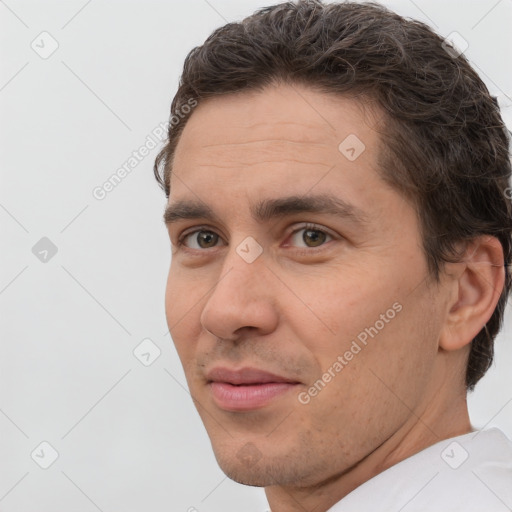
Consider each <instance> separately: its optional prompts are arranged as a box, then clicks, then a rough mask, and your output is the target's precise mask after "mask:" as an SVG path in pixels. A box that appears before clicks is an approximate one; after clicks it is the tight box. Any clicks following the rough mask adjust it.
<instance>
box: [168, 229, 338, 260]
mask: <svg viewBox="0 0 512 512" xmlns="http://www.w3.org/2000/svg"><path fill="white" fill-rule="evenodd" d="M308 230H311V231H318V232H320V233H324V234H325V235H327V236H329V237H331V238H332V239H336V238H337V237H336V236H335V235H334V234H333V233H331V232H330V231H328V230H327V229H325V228H324V227H323V226H319V225H318V224H313V223H308V222H307V223H305V224H303V225H302V226H301V227H300V228H297V229H294V230H293V231H292V232H291V233H289V234H288V236H287V239H288V238H290V237H292V236H293V235H295V234H296V233H298V232H299V231H308ZM201 231H207V232H210V233H214V234H216V235H217V236H219V238H221V239H222V237H221V236H220V235H219V234H218V233H216V232H215V230H213V229H211V228H210V227H208V226H199V227H196V228H195V229H194V230H193V231H186V232H185V233H183V234H181V235H180V237H179V238H178V243H177V245H178V247H183V248H185V249H186V250H188V251H192V252H194V253H195V252H197V251H199V252H205V251H207V249H190V248H189V247H187V246H186V245H185V243H184V242H185V240H186V239H187V238H188V237H189V236H190V235H193V234H196V233H200V232H201ZM338 238H339V237H338ZM330 241H332V240H328V241H326V242H325V243H323V244H321V245H319V246H318V247H296V248H295V249H296V251H298V252H299V253H301V254H302V253H304V254H305V253H307V254H312V253H314V252H316V251H319V250H322V248H323V247H324V246H325V245H327V244H328V243H329V242H330ZM216 247H217V246H216ZM216 247H212V249H215V248H216Z"/></svg>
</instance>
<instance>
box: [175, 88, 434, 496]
mask: <svg viewBox="0 0 512 512" xmlns="http://www.w3.org/2000/svg"><path fill="white" fill-rule="evenodd" d="M354 136H355V137H357V139H356V138H355V137H354ZM347 137H348V139H347ZM343 141H345V142H343ZM361 143H362V144H364V148H363V146H362V145H361ZM378 143H379V135H378V133H377V132H376V131H375V121H374V117H373V116H372V115H370V112H369V111H366V110H365V109H363V108H362V107H361V105H360V104H358V103H356V102H355V100H352V99H346V98H339V97H333V96H329V95H325V94H322V93H318V92H313V91H312V90H309V89H306V88H302V87H298V86H294V87H291V86H284V85H282V86H279V87H273V88H268V89H266V90H265V91H263V92H258V93H242V94H239V95H228V96H224V97H219V98H215V99H213V100H209V101H207V102H205V103H202V104H200V105H199V106H198V107H197V109H196V110H195V111H194V113H193V114H192V116H191V117H190V120H189V121H188V123H187V125H186V127H185V129H184V132H183V134H182V137H181V140H180V142H179V144H178V147H177V151H176V155H175V160H174V166H173V173H172V177H171V195H170V198H169V205H170V207H171V208H172V211H171V212H170V214H169V215H168V219H169V223H168V227H169V234H170V237H171V241H172V245H173V255H172V264H171V268H170V272H169V279H168V284H167V293H166V313H167V321H168V324H169V329H170V332H171V335H172V338H173V341H174V343H175V345H176V348H177V351H178V354H179V356H180V359H181V361H182V363H183V367H184V370H185V374H186V377H187V382H188V385H189V388H190V392H191V394H192V397H193V398H194V400H195V402H196V406H197V408H198V412H199V414H200V416H201V418H202V420H203V422H204V424H205V427H206V429H207V431H208V434H209V436H210V439H211V441H212V446H213V449H214V452H215V455H216V458H217V460H218V462H219V465H220V466H221V468H222V469H223V470H224V472H225V473H226V474H227V475H228V476H230V477H231V478H233V479H234V480H237V481H240V482H242V483H246V484H250V485H259V486H267V485H272V484H281V485H291V484H299V485H311V484H315V483H317V482H320V481H322V480H324V479H327V478H330V477H332V476H333V475H336V474H340V473H341V472H343V471H345V470H347V469H348V468H350V467H351V466H353V465H354V464H356V463H357V462H359V461H360V460H362V459H363V458H364V457H366V456H367V455H368V454H370V453H371V452H372V451H373V450H375V449H376V448H377V447H379V446H380V445H381V444H382V443H383V442H385V441H386V440H388V439H390V438H391V436H393V435H395V434H396V433H397V432H398V431H399V430H403V429H407V428H408V427H410V426H412V425H413V423H414V422H415V421H416V418H417V414H419V413H421V412H423V410H424V409H426V408H427V407H428V404H427V402H428V398H427V397H426V393H427V391H426V390H428V389H431V388H429V383H430V382H431V381H432V379H433V377H432V376H433V374H434V372H433V368H434V367H436V365H437V353H438V345H437V343H438V336H439V332H440V330H441V328H442V321H441V319H442V313H441V311H442V308H443V299H442V298H441V295H440V294H437V295H435V294H433V292H432V288H431V287H430V286H429V285H428V283H427V266H426V259H425V256H424V253H423V249H422V242H421V237H420V232H419V224H418V220H417V218H416V215H415V212H414V209H413V207H412V206H411V204H410V203H409V202H407V201H406V200H405V199H404V198H403V197H402V196H401V195H400V194H399V193H398V192H397V191H395V190H394V189H392V188H390V187H389V186H388V185H387V184H386V183H385V182H384V181H383V180H382V179H381V178H380V176H379V175H378V173H377V167H378V166H377V158H378ZM340 144H341V146H340ZM180 241H181V242H180ZM219 369H220V370H219ZM215 370H219V371H218V372H217V373H216V372H215ZM262 372H267V374H265V373H262ZM268 373H269V374H272V375H273V376H272V375H268Z"/></svg>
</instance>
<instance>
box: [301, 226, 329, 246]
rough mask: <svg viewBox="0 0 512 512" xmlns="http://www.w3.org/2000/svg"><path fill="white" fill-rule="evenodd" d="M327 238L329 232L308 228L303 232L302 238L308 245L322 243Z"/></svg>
mask: <svg viewBox="0 0 512 512" xmlns="http://www.w3.org/2000/svg"><path fill="white" fill-rule="evenodd" d="M326 239H327V234H326V233H324V232H323V231H318V230H317V229H306V230H304V233H303V234H302V240H303V241H304V243H305V244H306V245H307V246H308V247H317V246H319V245H322V244H323V243H324V242H325V240H326Z"/></svg>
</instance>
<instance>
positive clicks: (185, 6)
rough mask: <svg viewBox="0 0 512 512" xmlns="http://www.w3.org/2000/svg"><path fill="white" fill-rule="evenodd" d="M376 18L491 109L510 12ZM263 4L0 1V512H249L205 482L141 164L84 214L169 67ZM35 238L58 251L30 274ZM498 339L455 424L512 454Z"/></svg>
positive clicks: (167, 83) (138, 133)
mask: <svg viewBox="0 0 512 512" xmlns="http://www.w3.org/2000/svg"><path fill="white" fill-rule="evenodd" d="M270 3H271V2H269V4H270ZM385 4H386V5H389V6H390V7H392V8H395V9H397V10H398V12H399V13H400V14H403V15H405V16H410V17H414V18H417V19H420V20H422V21H425V22H427V23H429V24H430V25H431V26H433V27H434V28H435V29H436V30H438V31H439V32H440V33H441V34H442V35H443V36H447V35H448V34H450V33H451V32H453V31H457V32H459V33H460V34H461V35H462V36H463V37H464V39H465V40H467V42H468V43H469V47H468V49H467V50H466V52H465V53H466V55H467V56H468V58H469V59H470V60H471V61H472V62H473V63H474V64H475V66H476V69H477V71H478V72H479V73H480V75H481V76H482V78H483V79H484V80H485V81H486V83H487V84H488V86H489V88H490V89H491V92H492V93H494V94H497V95H499V96H500V97H501V99H502V100H504V104H506V105H510V101H511V100H510V97H511V96H512V76H511V75H512V74H511V72H510V50H511V47H512V35H511V31H510V27H511V26H512V0H501V1H497V0H482V1H471V2H470V1H465V2H463V3H462V2H458V1H457V2H455V1H446V0H445V1H439V2H434V1H427V0H424V1H422V0H416V1H414V2H413V1H411V0H402V1H398V0H397V1H393V2H385ZM266 5H267V2H262V1H261V0H259V1H257V0H254V1H253V0H244V1H235V0H231V1H229V0H209V1H206V0H189V1H187V2H186V3H185V2H184V1H183V2H182V1H180V2H174V1H165V2H164V1H160V2H158V1H155V0H152V1H138V2H135V1H126V0H124V1H106V0H89V1H85V0H72V1H71V0H68V1H65V2H64V1H61V2H55V1H54V2H50V1H45V2H43V1H36V0H33V1H21V0H5V2H3V1H2V2H0V51H1V55H0V62H1V69H0V120H1V125H0V152H1V153H0V162H1V166H0V169H1V173H2V174H1V176H2V178H1V179H2V181H1V187H0V225H1V229H2V251H1V265H0V318H1V336H2V352H1V357H0V375H1V383H0V384H1V385H0V511H2V512H35V511H37V512H46V511H48V512H49V511H52V512H55V511H69V510H73V511H78V512H82V511H83V512H89V511H91V512H93V511H95V510H100V511H103V512H114V511H125V512H130V511H143V510H144V511H151V512H159V511H187V510H188V509H189V508H190V507H195V509H196V510H198V511H199V512H207V511H209V512H220V511H222V512H228V511H238V510H244V511H245V512H257V511H258V512H263V511H264V510H265V508H266V500H265V499H264V493H263V491H262V490H261V489H255V488H249V487H244V486H241V485H238V484H236V483H234V482H232V481H230V480H229V479H227V478H226V477H225V475H224V474H223V473H222V472H221V470H220V469H219V468H218V466H217V464H216V462H215V459H214V457H213V454H212V451H211V447H210V444H209V440H208V437H207V435H206V432H205V430H204V428H203V426H202V423H201V421H200V419H199V416H198V414H197V412H196V410H195V408H194V406H193V404H192V401H191V399H190V396H189V395H188V392H187V391H186V386H185V378H184V375H183V372H182V369H181V366H180V363H179V360H178V357H177V355H176V352H175V350H174V348H173V346H172V340H171V338H170V337H169V335H168V334H166V333H167V326H166V323H165V316H164V288H165V281H166V277H167V271H168V266H169V262H170V249H169V243H168V240H167V234H166V231H165V229H164V226H163V223H162V221H161V215H162V212H163V208H164V205H165V196H164V194H163V192H161V190H160V189H159V188H158V187H157V185H156V182H155V181H154V178H153V173H152V165H153V160H154V156H155V155H156V153H157V150H158V148H156V149H153V150H152V151H151V154H150V155H149V156H147V157H146V158H145V159H143V160H142V161H141V162H140V163H139V164H138V165H137V167H136V168H135V169H134V170H133V171H132V172H131V173H130V174H129V175H128V176H127V177H126V178H125V179H124V180H123V181H122V182H121V183H120V184H119V185H118V186H117V187H116V188H115V189H114V190H113V191H111V192H110V193H109V194H108V195H107V196H106V197H105V198H104V199H103V200H101V201H100V200H97V199H95V198H94V197H93V195H92V190H93V189H94V187H97V186H101V185H102V183H104V182H105V181H106V180H107V179H108V178H109V177H110V176H111V175H112V174H113V173H114V172H115V171H116V170H117V169H118V168H119V167H120V166H121V165H122V164H123V163H125V162H126V161H127V160H128V158H129V157H130V156H131V154H132V152H133V151H134V150H137V149H138V148H139V147H140V146H142V145H143V144H144V142H145V141H146V138H147V136H148V135H149V134H151V132H152V131H153V130H154V129H155V128H156V127H157V126H158V125H159V124H160V123H162V122H164V121H166V120H167V119H168V115H169V107H170V103H171V99H172V97H173V95H174V93H175V91H176V88H177V83H178V79H179V74H180V71H181V66H182V63H183V60H184V58H185V56H186V55H187V53H188V52H189V51H190V50H191V49H192V48H193V47H194V46H196V45H198V44H201V43H202V42H203V41H204V39H205V38H206V37H207V36H208V35H209V34H210V33H211V31H212V30H213V29H215V28H216V27H218V26H220V25H222V24H224V23H225V22H226V21H232V20H237V19H240V18H242V17H244V16H246V15H248V14H250V13H252V12H253V11H254V10H255V9H256V8H258V7H264V6H266ZM461 5H463V7H461ZM43 31H47V32H49V33H50V34H51V36H52V38H54V39H55V40H56V41H57V42H58V45H59V47H58V49H57V50H56V51H55V52H54V53H53V54H52V55H51V56H49V57H48V58H47V59H43V58H41V57H40V56H39V55H38V54H37V53H36V52H35V51H34V50H33V49H32V48H31V43H32V41H34V40H35V43H38V41H39V43H38V44H39V45H40V46H42V44H43V43H41V42H40V41H41V40H40V39H38V37H39V34H40V33H41V32H43ZM44 44H45V47H46V48H47V49H48V48H49V44H50V43H49V40H46V43H44ZM507 95H508V99H507ZM505 112H506V117H507V119H508V121H507V122H508V123H509V126H511V125H512V123H511V117H510V108H507V110H506V111H505ZM42 237H48V238H49V239H50V240H51V241H52V242H53V244H55V246H56V247H57V249H58V252H57V254H56V255H55V256H53V257H52V258H51V259H49V261H47V262H46V263H43V262H41V261H40V260H39V259H38V258H36V256H35V255H34V254H33V253H32V247H33V246H34V245H35V244H36V243H37V242H38V241H39V240H40V239H41V238H42ZM511 321H512V315H511V311H510V309H509V310H508V312H507V318H506V324H505V327H504V330H503V332H502V334H501V335H500V336H499V338H498V340H497V343H496V364H495V365H494V366H493V368H492V370H491V371H490V372H489V374H488V376H487V377H485V379H484V380H483V381H482V382H481V383H480V384H479V385H478V386H477V390H476V391H475V393H474V394H473V395H471V397H470V412H471V417H472V421H473V424H474V425H475V426H476V427H482V426H484V425H487V426H491V425H493V426H498V427H500V428H501V429H502V430H503V431H505V432H506V433H507V434H508V436H509V437H511V438H512V372H511V371H510V367H511V365H512V340H511V335H512V332H511V328H512V325H511ZM145 338H150V339H151V340H152V341H153V343H154V344H155V345H156V346H158V347H159V349H160V350H161V355H160V357H159V358H158V359H156V360H155V361H154V363H153V364H151V365H150V366H147V367H146V366H144V365H143V364H142V363H141V362H140V361H139V360H138V359H137V358H136V357H135V356H134V354H133V350H134V348H135V347H136V346H137V345H138V344H139V343H140V342H141V341H142V340H143V339H145ZM42 441H47V442H48V443H50V444H51V446H53V448H54V449H55V450H56V451H57V452H58V454H59V456H58V458H57V460H56V461H55V462H54V463H53V464H52V465H51V466H50V467H49V468H48V469H42V468H41V467H40V466H39V465H38V464H37V463H36V462H35V460H39V462H40V463H44V459H45V457H46V460H47V461H48V460H49V459H48V457H50V456H51V453H50V451H49V449H48V448H45V447H44V446H43V448H39V450H36V452H35V453H36V455H34V459H35V460H34V459H33V458H32V457H31V453H32V452H33V450H34V449H36V448H37V447H38V446H39V444H40V443H41V442H42ZM41 449H42V450H43V452H41ZM45 450H46V451H45ZM43 453H44V455H43ZM37 454H39V459H38V458H37ZM242 507H243V508H242Z"/></svg>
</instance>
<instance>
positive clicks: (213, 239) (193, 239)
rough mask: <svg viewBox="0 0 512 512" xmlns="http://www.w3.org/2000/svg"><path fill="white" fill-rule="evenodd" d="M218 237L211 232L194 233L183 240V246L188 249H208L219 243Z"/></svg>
mask: <svg viewBox="0 0 512 512" xmlns="http://www.w3.org/2000/svg"><path fill="white" fill-rule="evenodd" d="M219 240H220V238H219V235H217V233H214V232H213V231H205V230H201V231H194V232H192V233H189V234H188V235H186V236H185V237H184V238H183V244H184V245H186V246H187V247H189V248H190V249H210V248H212V247H215V246H216V245H217V244H218V243H219Z"/></svg>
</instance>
